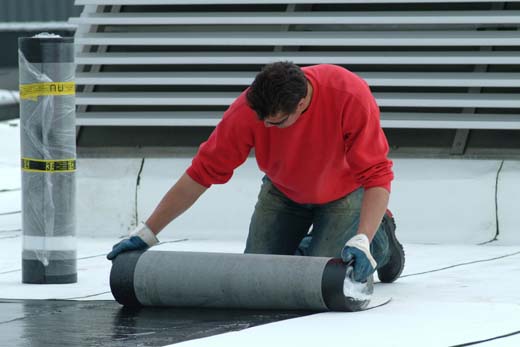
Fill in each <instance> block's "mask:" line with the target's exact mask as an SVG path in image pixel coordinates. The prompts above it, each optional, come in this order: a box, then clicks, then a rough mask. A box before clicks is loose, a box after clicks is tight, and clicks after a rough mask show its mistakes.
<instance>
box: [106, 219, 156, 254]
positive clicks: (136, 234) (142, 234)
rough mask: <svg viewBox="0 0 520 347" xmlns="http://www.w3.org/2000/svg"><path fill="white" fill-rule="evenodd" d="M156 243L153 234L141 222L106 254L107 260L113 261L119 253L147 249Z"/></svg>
mask: <svg viewBox="0 0 520 347" xmlns="http://www.w3.org/2000/svg"><path fill="white" fill-rule="evenodd" d="M157 243H159V240H158V239H157V237H155V234H154V233H153V232H152V231H151V230H150V228H149V227H148V226H147V225H146V224H145V223H142V222H141V223H140V224H139V225H138V226H137V228H135V229H134V231H132V232H131V233H130V235H129V236H128V237H127V238H125V239H124V240H122V241H120V242H118V243H116V244H115V245H114V247H112V251H111V252H110V253H108V254H107V259H108V260H114V259H115V257H117V256H118V255H119V254H120V253H123V252H128V251H136V250H143V249H147V248H149V247H152V246H153V245H156V244H157Z"/></svg>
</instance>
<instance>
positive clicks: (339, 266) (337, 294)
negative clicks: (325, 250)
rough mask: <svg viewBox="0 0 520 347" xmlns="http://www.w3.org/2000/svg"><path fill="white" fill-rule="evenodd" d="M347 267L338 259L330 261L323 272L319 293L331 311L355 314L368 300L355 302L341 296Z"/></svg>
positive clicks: (366, 304)
mask: <svg viewBox="0 0 520 347" xmlns="http://www.w3.org/2000/svg"><path fill="white" fill-rule="evenodd" d="M346 273H347V266H346V265H345V263H343V261H342V260H341V259H339V258H333V259H330V260H329V261H328V263H327V265H325V269H324V270H323V277H322V280H321V293H322V295H323V300H324V301H325V305H327V308H328V309H329V310H331V311H343V312H355V311H361V310H363V309H364V308H366V307H367V306H368V304H369V302H370V300H357V299H354V298H349V297H346V296H345V295H344V294H343V281H344V280H345V275H346Z"/></svg>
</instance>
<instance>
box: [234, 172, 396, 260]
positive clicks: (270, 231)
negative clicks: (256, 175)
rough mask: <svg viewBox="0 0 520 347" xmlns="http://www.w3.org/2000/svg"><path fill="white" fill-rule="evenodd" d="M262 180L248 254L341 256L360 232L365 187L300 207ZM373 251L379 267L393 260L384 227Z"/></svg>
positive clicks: (372, 245) (265, 178) (377, 233)
mask: <svg viewBox="0 0 520 347" xmlns="http://www.w3.org/2000/svg"><path fill="white" fill-rule="evenodd" d="M262 181H263V184H262V187H261V189H260V193H259V195H258V202H257V203H256V206H255V211H254V213H253V216H252V217H251V224H250V225H249V235H248V237H247V243H246V249H245V251H244V253H262V254H285V255H293V254H295V252H296V251H297V250H298V248H300V252H301V253H303V255H308V256H317V257H334V258H339V257H340V254H341V250H342V249H343V247H344V246H345V243H346V242H347V241H348V240H349V239H350V238H351V237H353V236H354V235H355V234H356V232H357V228H358V225H359V217H360V212H361V202H362V200H363V192H364V189H363V188H359V189H357V190H355V191H354V192H352V193H350V194H349V195H347V196H345V197H343V198H341V199H338V200H335V201H331V202H329V203H326V204H298V203H296V202H294V201H292V200H290V199H289V198H287V197H286V196H285V195H284V194H283V193H282V192H280V191H279V190H278V189H277V188H276V187H275V186H274V185H273V184H272V183H271V181H270V180H269V178H268V177H264V178H263V179H262ZM311 226H312V229H311ZM310 229H311V230H310ZM309 230H310V231H309ZM308 235H309V236H311V237H306V236H308ZM304 237H305V239H304ZM303 239H304V241H303V242H302V240H303ZM370 252H371V253H372V256H373V257H374V259H375V261H376V262H377V268H380V267H382V266H384V265H385V264H386V263H387V262H388V259H389V258H390V252H389V246H388V237H387V234H386V233H385V231H384V229H383V225H380V226H379V228H378V230H377V232H376V234H375V236H374V238H373V240H372V242H371V243H370Z"/></svg>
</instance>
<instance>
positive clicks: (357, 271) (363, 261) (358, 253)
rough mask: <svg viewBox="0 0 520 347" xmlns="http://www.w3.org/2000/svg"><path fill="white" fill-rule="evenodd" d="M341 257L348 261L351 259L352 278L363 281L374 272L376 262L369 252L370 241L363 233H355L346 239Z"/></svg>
mask: <svg viewBox="0 0 520 347" xmlns="http://www.w3.org/2000/svg"><path fill="white" fill-rule="evenodd" d="M341 259H343V262H345V263H349V262H351V261H353V263H352V266H353V270H354V271H353V274H352V275H353V279H354V281H356V282H365V281H366V279H367V278H368V277H369V276H370V275H371V274H373V273H374V271H375V270H376V266H377V263H376V261H375V260H374V258H373V257H372V254H371V253H370V242H369V241H368V237H367V236H366V235H365V234H357V235H356V236H354V237H352V238H351V239H350V240H348V241H347V243H346V244H345V247H343V249H342V250H341Z"/></svg>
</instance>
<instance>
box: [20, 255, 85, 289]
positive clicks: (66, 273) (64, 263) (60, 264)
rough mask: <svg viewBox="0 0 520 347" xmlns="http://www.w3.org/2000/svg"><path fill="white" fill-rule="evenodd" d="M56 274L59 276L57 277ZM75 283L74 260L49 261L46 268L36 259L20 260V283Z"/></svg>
mask: <svg viewBox="0 0 520 347" xmlns="http://www.w3.org/2000/svg"><path fill="white" fill-rule="evenodd" d="M49 269H50V271H49ZM71 270H72V271H73V272H71ZM57 273H61V274H59V275H57ZM77 282H78V274H77V272H76V259H67V260H51V261H50V262H49V265H48V266H43V264H42V262H41V261H39V260H36V259H22V283H26V284H70V283H77Z"/></svg>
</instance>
